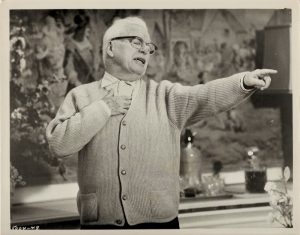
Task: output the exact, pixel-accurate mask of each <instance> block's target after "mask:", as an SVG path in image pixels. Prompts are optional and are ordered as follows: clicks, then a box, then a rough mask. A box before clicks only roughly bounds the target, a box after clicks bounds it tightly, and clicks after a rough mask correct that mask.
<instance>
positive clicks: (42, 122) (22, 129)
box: [10, 16, 64, 187]
mask: <svg viewBox="0 0 300 235" xmlns="http://www.w3.org/2000/svg"><path fill="white" fill-rule="evenodd" d="M24 25H25V24H24V21H23V20H22V18H21V17H18V16H14V17H13V18H12V20H11V31H10V32H11V34H10V61H11V67H10V117H11V118H10V141H11V159H12V163H14V162H13V160H14V159H21V158H23V159H25V158H24V157H30V158H32V159H34V160H35V161H41V160H42V161H44V162H47V163H48V164H49V166H54V167H59V169H60V168H63V169H64V166H63V163H62V162H60V160H59V159H57V158H56V157H54V156H53V155H51V153H50V152H49V149H48V144H47V141H46V133H45V128H46V126H47V124H48V122H49V120H51V119H52V118H53V117H54V115H55V111H56V110H55V108H54V107H53V105H52V104H51V102H50V100H49V98H48V94H49V90H50V87H49V86H50V85H51V83H55V82H56V81H55V79H53V80H50V81H47V80H41V79H40V80H39V79H37V81H36V83H35V84H34V85H32V86H28V85H25V84H26V76H28V74H29V75H30V74H31V70H30V68H27V53H28V51H29V49H31V48H30V45H28V44H27V42H26V27H25V26H24ZM20 157H21V158H20ZM12 172H15V173H16V172H17V173H18V174H17V175H19V172H18V171H17V169H15V168H14V166H12V165H11V180H12V182H11V183H12V186H13V187H15V186H16V185H18V182H21V181H18V180H17V181H16V179H20V178H18V177H21V176H17V178H16V177H15V176H14V174H12ZM59 172H61V171H59ZM63 173H64V172H62V174H63Z"/></svg>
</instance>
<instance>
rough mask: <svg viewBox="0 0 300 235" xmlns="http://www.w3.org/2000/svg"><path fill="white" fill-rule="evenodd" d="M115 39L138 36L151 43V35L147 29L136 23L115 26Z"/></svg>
mask: <svg viewBox="0 0 300 235" xmlns="http://www.w3.org/2000/svg"><path fill="white" fill-rule="evenodd" d="M113 27H115V29H114V31H115V32H114V33H113V34H114V35H113V37H126V36H138V37H140V38H142V39H143V40H144V41H146V42H148V41H150V35H149V33H148V30H147V28H145V27H143V26H141V25H139V24H134V23H119V24H117V25H114V26H113Z"/></svg>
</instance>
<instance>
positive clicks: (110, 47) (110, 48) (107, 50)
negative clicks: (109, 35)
mask: <svg viewBox="0 0 300 235" xmlns="http://www.w3.org/2000/svg"><path fill="white" fill-rule="evenodd" d="M106 53H107V54H108V55H109V56H110V57H114V53H113V51H112V45H111V43H109V44H108V46H107V48H106Z"/></svg>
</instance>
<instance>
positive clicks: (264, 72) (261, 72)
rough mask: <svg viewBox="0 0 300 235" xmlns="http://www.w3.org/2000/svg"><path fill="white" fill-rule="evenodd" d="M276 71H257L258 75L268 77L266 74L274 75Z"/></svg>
mask: <svg viewBox="0 0 300 235" xmlns="http://www.w3.org/2000/svg"><path fill="white" fill-rule="evenodd" d="M276 73H277V70H274V69H259V70H258V74H260V75H268V74H276Z"/></svg>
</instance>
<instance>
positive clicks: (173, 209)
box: [150, 190, 178, 219]
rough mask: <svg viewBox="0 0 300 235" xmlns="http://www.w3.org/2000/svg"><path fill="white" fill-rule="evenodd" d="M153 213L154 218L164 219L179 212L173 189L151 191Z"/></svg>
mask: <svg viewBox="0 0 300 235" xmlns="http://www.w3.org/2000/svg"><path fill="white" fill-rule="evenodd" d="M150 204H151V214H152V216H153V217H154V218H158V219H164V218H169V217H172V216H176V215H177V214H178V208H177V204H176V203H175V201H174V195H173V194H172V192H171V191H167V190H161V191H151V192H150Z"/></svg>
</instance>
